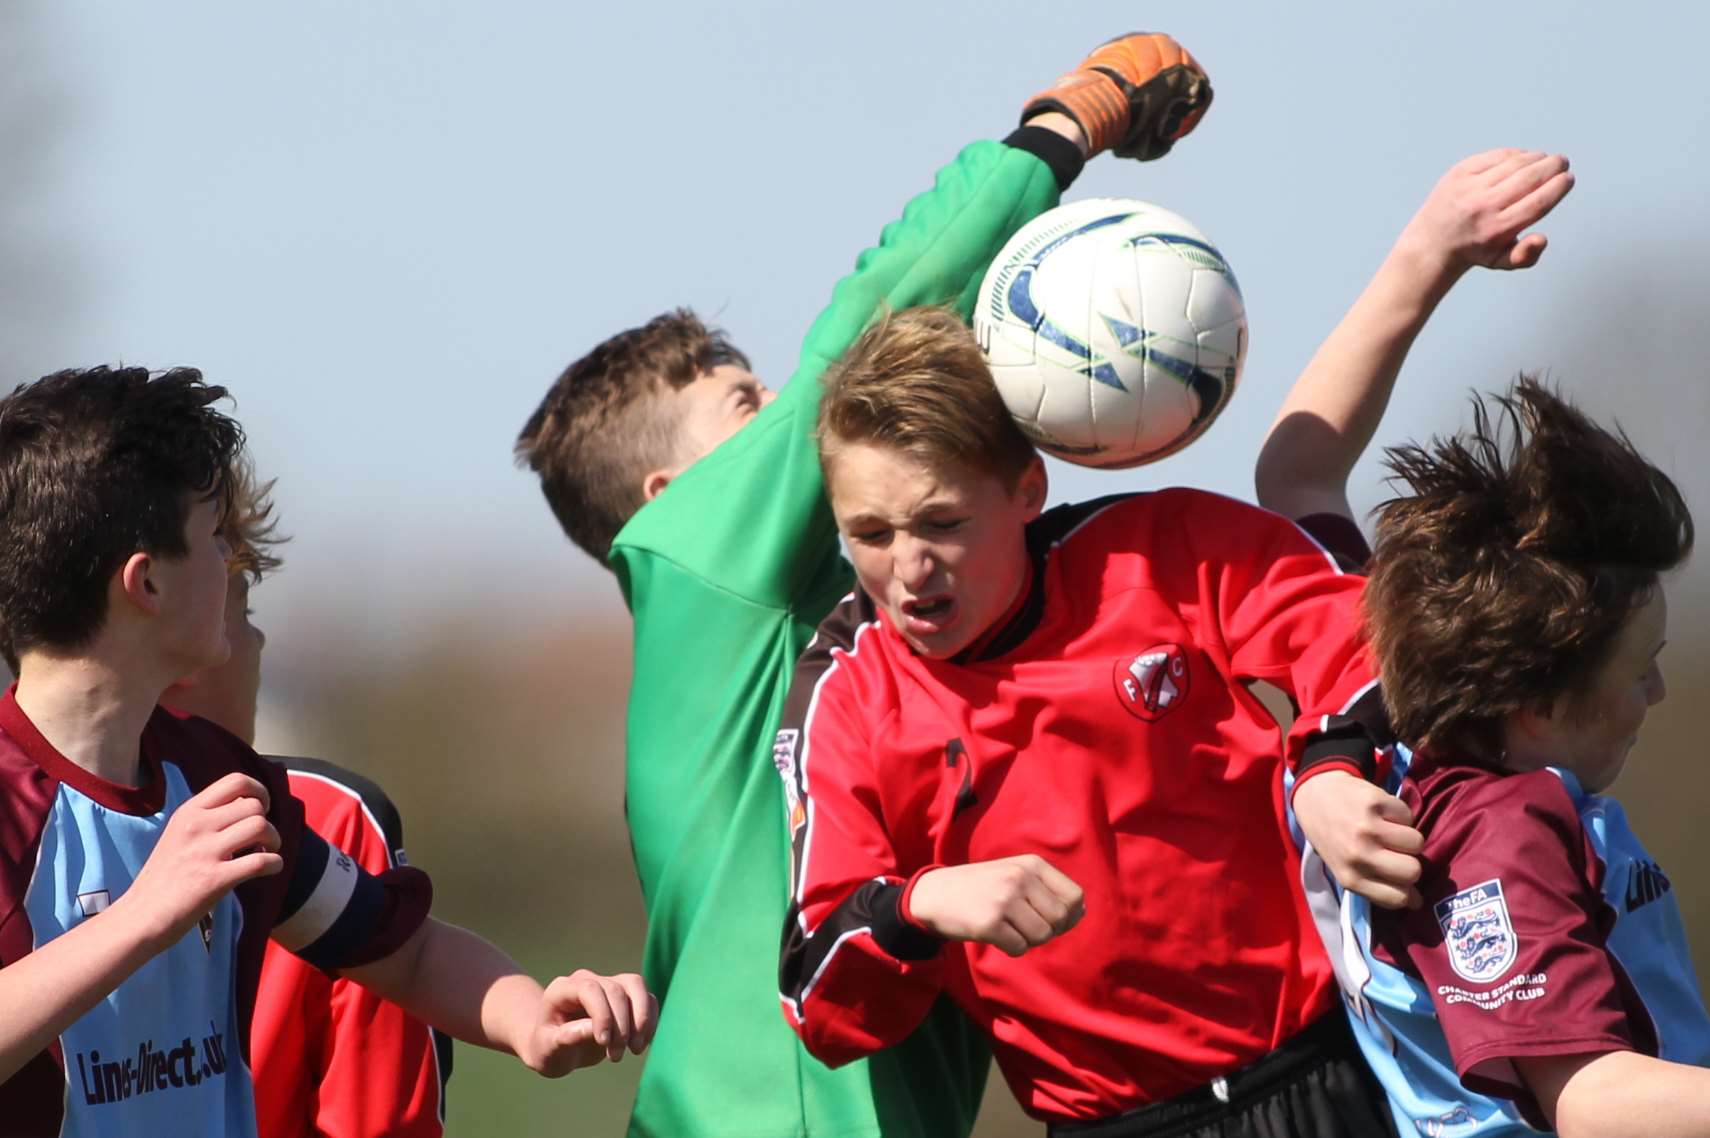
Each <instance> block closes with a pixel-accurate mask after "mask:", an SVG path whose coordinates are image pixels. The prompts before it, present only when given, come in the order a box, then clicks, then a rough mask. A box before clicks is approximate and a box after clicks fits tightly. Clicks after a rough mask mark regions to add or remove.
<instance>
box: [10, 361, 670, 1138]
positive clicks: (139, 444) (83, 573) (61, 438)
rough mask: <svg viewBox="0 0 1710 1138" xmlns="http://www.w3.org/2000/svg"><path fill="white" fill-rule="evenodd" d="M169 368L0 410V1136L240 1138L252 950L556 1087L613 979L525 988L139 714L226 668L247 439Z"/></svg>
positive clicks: (15, 396)
mask: <svg viewBox="0 0 1710 1138" xmlns="http://www.w3.org/2000/svg"><path fill="white" fill-rule="evenodd" d="M224 396H225V391H224V389H223V388H219V387H213V386H209V385H206V384H204V383H203V382H202V378H201V375H200V373H198V372H196V371H194V370H193V369H187V368H181V369H177V370H174V371H171V372H167V373H164V374H162V375H159V376H151V375H150V374H149V373H148V372H147V371H146V370H144V369H142V368H124V369H117V370H110V369H107V368H93V369H89V370H84V371H65V372H58V373H55V374H53V375H50V376H47V377H45V378H43V379H41V380H38V381H37V382H35V383H32V384H27V385H24V386H22V387H19V388H18V389H17V390H15V391H14V392H13V393H12V394H11V395H9V396H7V397H6V398H5V399H4V400H0V618H3V620H4V624H5V627H6V631H7V634H8V635H9V636H10V638H11V642H12V645H13V647H14V649H15V651H16V653H17V656H18V659H19V664H20V667H19V675H18V681H17V683H16V684H15V685H14V686H13V687H12V689H11V690H9V691H8V692H7V693H6V694H5V695H4V696H3V697H0V1007H4V1008H5V1009H6V1015H5V1016H4V1017H0V1118H4V1119H5V1124H6V1126H7V1128H8V1130H9V1132H11V1133H16V1134H23V1135H38V1134H40V1135H48V1134H59V1133H62V1132H75V1133H80V1134H95V1135H115V1136H117V1135H132V1134H164V1133H194V1134H229V1135H239V1136H244V1135H254V1134H255V1129H256V1127H255V1112H254V1102H253V1097H252V1095H251V1092H250V1082H249V1076H248V1063H247V1059H248V1056H247V1039H248V1034H249V1019H250V1014H251V1010H252V1007H253V1000H254V996H255V989H256V979H257V973H258V971H259V968H260V963H261V955H262V950H263V948H264V946H265V943H266V940H267V938H268V937H269V936H271V937H272V938H273V939H276V940H278V941H279V942H280V943H282V944H284V945H285V946H286V947H288V948H290V949H291V950H292V951H294V952H296V953H298V954H299V955H301V956H303V957H304V958H305V959H306V960H309V961H310V962H312V963H314V964H315V965H317V966H318V967H321V968H326V969H329V970H337V971H339V972H342V973H343V974H344V975H347V976H351V977H353V978H355V979H357V980H359V981H360V982H362V983H363V984H365V985H368V986H371V987H373V988H374V989H376V990H377V991H379V992H381V993H383V994H385V995H386V996H387V997H388V998H391V999H394V1000H396V1001H397V1002H399V1003H400V1004H402V1005H404V1006H405V1007H408V1008H409V1009H411V1010H412V1011H413V1012H415V1013H416V1014H418V1015H420V1016H421V1017H422V1018H424V1019H426V1020H428V1021H429V1022H433V1023H436V1024H438V1025H439V1026H441V1027H444V1028H445V1029H447V1030H448V1031H450V1032H451V1033H452V1034H453V1035H456V1036H457V1037H459V1038H461V1039H466V1040H468V1041H470V1042H474V1043H479V1044H481V1045H483V1046H487V1047H493V1048H497V1049H501V1050H508V1051H511V1052H512V1053H513V1054H516V1055H517V1056H518V1057H519V1058H521V1059H522V1060H523V1061H524V1062H525V1063H527V1064H528V1065H529V1066H530V1067H532V1068H534V1069H535V1070H537V1071H539V1072H541V1073H542V1074H546V1075H563V1074H565V1073H567V1072H569V1071H570V1070H573V1069H574V1068H576V1067H578V1066H583V1065H586V1064H588V1063H592V1062H596V1061H598V1060H599V1059H600V1058H602V1057H605V1056H606V1055H608V1054H609V1052H610V1049H611V1048H612V1047H613V1046H618V1047H621V1046H631V1047H633V1048H635V1049H638V1050H639V1049H640V1048H641V1047H643V1046H644V1045H645V1043H646V1040H647V1036H648V1034H649V1032H650V1030H651V1024H652V1018H653V1014H654V1013H653V1006H652V1001H651V998H650V997H649V995H648V994H647V992H646V991H645V989H644V988H643V987H642V985H641V982H640V978H639V977H633V976H624V977H614V978H605V977H599V976H595V975H593V974H592V973H585V972H584V973H577V974H576V975H573V976H571V977H566V978H560V979H558V980H555V981H553V982H552V984H551V985H550V986H549V987H548V988H546V989H544V990H543V989H542V988H541V987H540V985H538V984H537V983H535V981H534V980H532V979H531V978H529V977H528V976H527V975H525V974H523V973H522V972H521V971H520V970H519V969H518V968H517V966H516V965H515V964H514V963H513V962H512V961H511V960H510V959H509V958H508V957H506V956H505V955H504V954H503V953H502V952H500V951H499V950H498V949H496V948H494V947H493V946H492V945H490V944H488V943H487V942H486V941H484V940H481V939H480V938H479V937H476V936H474V935H473V934H471V933H468V932H465V931H463V930H461V929H457V928H455V927H453V926H450V925H446V924H442V923H440V922H438V921H435V920H434V919H432V918H431V917H429V916H428V915H427V911H428V907H429V904H430V900H431V886H430V884H429V882H428V880H427V877H426V875H425V874H422V873H421V872H420V871H419V870H415V869H410V868H405V867H399V868H395V869H391V870H388V871H387V872H386V873H383V874H380V875H378V876H375V875H371V874H368V873H366V872H364V871H363V870H361V869H360V868H359V867H357V866H356V865H354V864H353V863H352V862H351V861H350V859H349V858H348V857H345V856H343V855H340V854H337V853H336V852H334V851H332V850H330V849H329V847H328V846H327V844H326V843H325V842H324V841H323V840H322V839H321V838H320V837H319V836H318V835H316V834H315V833H314V832H313V831H312V830H310V829H308V828H307V827H305V826H304V825H303V821H302V812H301V808H300V806H299V805H298V804H297V803H296V800H295V799H293V798H292V797H291V796H290V794H289V791H288V790H287V788H286V786H285V784H284V778H283V775H282V772H281V771H280V769H279V768H278V767H276V766H274V765H273V764H271V763H268V762H266V761H265V760H263V759H261V758H259V757H258V756H257V755H256V754H255V753H254V751H252V750H250V749H249V747H247V746H246V745H245V744H244V743H243V742H242V741H240V740H238V739H236V738H235V737H233V736H231V735H230V734H228V733H227V732H225V731H223V730H221V729H220V728H218V727H216V726H214V725H213V724H210V723H207V722H205V721H203V720H200V719H196V718H194V717H181V716H178V715H174V714H172V713H170V712H167V711H165V710H163V709H161V708H159V707H158V706H157V701H158V700H159V699H160V696H161V693H162V692H164V691H165V690H166V688H167V687H168V686H170V685H171V684H172V683H173V682H174V681H175V680H177V679H178V678H180V677H182V676H185V675H189V674H191V673H193V672H196V671H198V670H200V669H203V668H207V667H213V666H216V665H218V664H220V663H222V662H223V661H224V660H225V658H226V655H227V653H228V651H229V646H228V643H227V639H226V632H225V604H226V586H227V578H228V567H227V564H226V560H227V557H228V556H229V554H230V548H229V547H228V545H227V544H226V541H225V537H224V535H223V533H222V531H221V525H222V523H223V522H224V520H225V519H226V516H227V497H228V495H229V494H230V492H231V487H232V484H233V471H234V468H235V467H236V466H237V465H238V464H239V463H240V462H241V455H242V442H243V434H242V431H241V429H240V428H239V427H238V425H237V424H236V423H235V422H234V421H232V420H231V419H230V418H228V417H227V416H225V415H223V414H221V413H220V412H219V411H218V410H216V409H215V408H214V407H213V404H214V403H215V402H217V401H218V400H219V399H221V398H223V397H224Z"/></svg>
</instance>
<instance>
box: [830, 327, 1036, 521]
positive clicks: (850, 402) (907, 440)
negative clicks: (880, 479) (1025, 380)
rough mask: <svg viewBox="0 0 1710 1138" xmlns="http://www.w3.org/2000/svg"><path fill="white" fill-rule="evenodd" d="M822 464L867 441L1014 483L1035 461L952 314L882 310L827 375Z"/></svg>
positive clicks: (974, 347) (982, 359)
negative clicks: (954, 464)
mask: <svg viewBox="0 0 1710 1138" xmlns="http://www.w3.org/2000/svg"><path fill="white" fill-rule="evenodd" d="M822 385H823V387H824V395H823V397H822V398H821V400H820V406H819V424H818V428H817V430H816V438H817V439H818V442H819V454H820V463H821V465H823V466H825V467H826V468H827V470H828V471H829V468H830V467H831V465H832V464H833V462H834V461H835V459H836V457H837V451H838V448H839V447H841V446H845V445H848V444H851V443H865V444H868V445H871V446H879V447H886V448H889V449H892V450H897V451H901V452H902V453H904V454H906V455H909V456H910V457H912V458H914V459H917V460H918V461H920V462H923V463H926V464H928V465H931V466H943V465H946V464H950V463H956V464H960V465H964V466H970V467H973V468H974V469H976V470H980V471H982V472H984V473H987V474H991V475H994V476H996V477H997V478H999V479H1001V480H1002V482H1003V484H1004V486H1005V488H1006V489H1009V490H1013V489H1015V486H1016V483H1017V481H1018V480H1019V479H1020V478H1021V475H1022V473H1023V472H1025V471H1026V470H1027V467H1028V466H1029V464H1031V463H1032V462H1033V461H1034V460H1035V459H1036V458H1037V457H1038V455H1037V454H1036V452H1035V451H1034V449H1033V445H1032V444H1031V443H1029V442H1028V441H1027V437H1026V436H1025V435H1023V434H1022V433H1021V430H1020V428H1019V427H1017V426H1016V425H1015V420H1014V419H1013V418H1011V417H1010V414H1009V410H1008V408H1006V407H1005V406H1004V402H1003V397H1002V396H1001V395H999V394H998V391H997V388H996V387H995V386H994V385H993V384H992V375H991V370H990V369H989V368H987V366H986V361H985V356H984V355H983V354H982V353H981V352H980V346H979V345H978V344H977V343H975V342H974V335H973V333H972V332H970V331H969V330H968V326H967V325H965V324H963V323H962V320H961V318H960V317H958V316H957V315H956V314H955V313H954V312H952V311H951V310H949V309H948V308H936V307H934V308H910V309H905V310H904V311H902V312H897V313H889V312H887V313H884V314H883V315H881V316H880V317H879V319H878V320H877V321H875V322H874V323H873V324H872V326H871V327H869V328H868V329H867V330H866V331H865V332H863V333H862V334H861V336H860V338H859V339H857V340H856V341H855V343H854V344H853V345H852V346H851V347H850V349H849V351H848V352H847V353H846V354H845V355H844V356H843V358H842V359H841V360H839V361H838V362H837V363H836V364H833V365H832V366H831V368H829V369H828V370H827V371H826V374H825V378H824V380H823V384H822Z"/></svg>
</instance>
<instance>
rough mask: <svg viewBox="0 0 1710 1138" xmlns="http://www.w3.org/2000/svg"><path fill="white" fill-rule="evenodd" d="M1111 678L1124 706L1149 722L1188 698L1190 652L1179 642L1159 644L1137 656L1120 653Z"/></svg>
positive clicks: (1118, 697) (1112, 669)
mask: <svg viewBox="0 0 1710 1138" xmlns="http://www.w3.org/2000/svg"><path fill="white" fill-rule="evenodd" d="M1111 678H1112V679H1114V680H1115V681H1116V698H1117V699H1118V700H1120V701H1121V703H1122V706H1123V707H1126V708H1127V709H1128V710H1129V711H1130V712H1131V713H1132V714H1134V715H1136V716H1139V717H1140V718H1141V719H1144V720H1146V722H1148V723H1150V722H1152V721H1154V720H1156V719H1159V718H1161V717H1163V716H1164V715H1165V714H1166V713H1167V712H1169V711H1171V710H1173V709H1174V708H1175V707H1176V706H1177V705H1178V704H1180V703H1181V702H1182V701H1183V700H1184V699H1186V698H1187V693H1188V664H1187V653H1185V652H1183V651H1182V647H1181V645H1179V644H1157V645H1153V646H1152V647H1151V648H1148V649H1146V650H1145V651H1144V652H1141V653H1140V654H1139V655H1136V656H1118V657H1117V659H1116V663H1115V665H1114V666H1113V667H1112V668H1111Z"/></svg>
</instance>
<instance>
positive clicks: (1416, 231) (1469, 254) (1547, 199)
mask: <svg viewBox="0 0 1710 1138" xmlns="http://www.w3.org/2000/svg"><path fill="white" fill-rule="evenodd" d="M1573 183H1574V178H1573V173H1572V172H1571V171H1570V170H1569V169H1568V160H1567V158H1566V157H1564V156H1562V155H1560V154H1545V153H1544V152H1542V151H1539V150H1516V149H1513V148H1504V149H1500V150H1487V151H1485V152H1484V153H1483V154H1475V155H1473V156H1472V157H1471V158H1467V159H1465V160H1463V161H1461V162H1458V163H1456V164H1455V165H1454V166H1452V167H1451V168H1450V169H1449V172H1448V173H1446V174H1444V175H1443V177H1442V179H1441V180H1440V181H1438V183H1437V185H1436V187H1435V188H1433V189H1432V191H1431V193H1430V196H1429V197H1427V198H1426V199H1425V204H1424V205H1422V206H1420V207H1419V212H1418V213H1416V214H1415V215H1414V216H1413V220H1412V221H1410V222H1408V224H1407V228H1406V229H1404V230H1403V231H1402V234H1401V238H1400V241H1399V242H1398V246H1399V245H1401V244H1408V245H1411V246H1413V247H1415V248H1416V249H1417V250H1418V251H1420V252H1424V253H1427V254H1429V255H1432V256H1433V257H1437V258H1441V259H1442V260H1443V262H1444V267H1445V268H1448V269H1450V270H1452V271H1459V272H1464V271H1465V270H1467V269H1470V268H1473V267H1475V266H1483V267H1485V268H1489V269H1527V268H1531V267H1532V266H1533V265H1535V264H1537V263H1538V258H1539V257H1541V256H1543V253H1544V247H1545V246H1546V245H1547V244H1548V243H1549V241H1548V238H1546V237H1545V236H1544V235H1543V234H1542V233H1528V232H1526V231H1527V230H1528V229H1530V228H1531V227H1532V226H1534V225H1536V224H1538V222H1540V221H1542V220H1543V219H1544V218H1545V217H1546V216H1547V215H1548V214H1549V212H1550V211H1551V210H1552V209H1554V208H1556V205H1557V203H1559V202H1560V201H1561V200H1562V199H1563V198H1564V197H1566V196H1567V194H1568V191H1569V190H1571V189H1573Z"/></svg>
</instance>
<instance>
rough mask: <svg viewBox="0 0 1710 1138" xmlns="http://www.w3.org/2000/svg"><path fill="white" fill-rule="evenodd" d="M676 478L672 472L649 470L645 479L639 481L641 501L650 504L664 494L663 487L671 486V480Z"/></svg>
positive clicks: (675, 474)
mask: <svg viewBox="0 0 1710 1138" xmlns="http://www.w3.org/2000/svg"><path fill="white" fill-rule="evenodd" d="M675 477H677V473H676V472H675V471H672V470H650V471H648V473H647V477H645V478H643V479H642V480H641V500H642V501H643V502H651V501H653V499H655V498H657V497H659V495H660V494H663V493H664V492H665V487H667V486H669V485H671V479H673V478H675Z"/></svg>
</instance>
